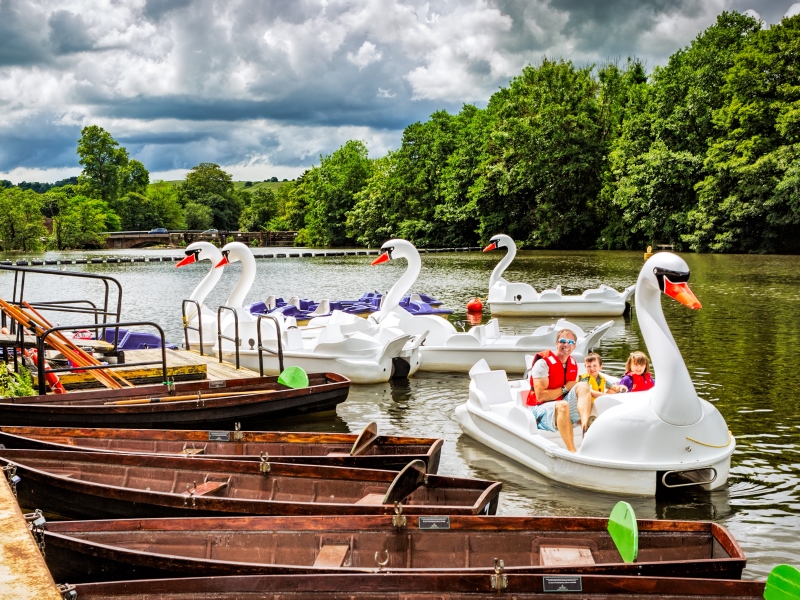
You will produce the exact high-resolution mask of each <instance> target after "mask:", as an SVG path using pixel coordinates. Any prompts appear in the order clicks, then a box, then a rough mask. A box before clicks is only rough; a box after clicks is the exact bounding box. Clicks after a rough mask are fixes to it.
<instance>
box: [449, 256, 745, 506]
mask: <svg viewBox="0 0 800 600" xmlns="http://www.w3.org/2000/svg"><path fill="white" fill-rule="evenodd" d="M688 278H689V267H688V266H687V265H686V262H684V260H683V259H681V258H680V257H678V256H676V255H675V254H672V253H668V252H660V253H658V254H656V255H654V256H653V257H651V258H650V259H649V260H648V261H647V262H645V264H644V266H643V267H642V270H641V272H640V274H639V279H638V281H637V283H636V316H637V318H638V320H639V325H640V327H641V330H642V336H643V337H644V340H645V344H646V346H647V350H648V352H649V353H650V357H651V358H652V363H653V370H654V371H655V374H656V377H655V380H656V384H655V387H653V388H652V389H650V390H648V391H646V392H633V393H629V394H613V395H605V396H601V397H599V398H597V399H596V400H595V402H594V406H593V409H592V414H593V415H595V416H596V417H597V419H596V420H595V421H594V423H593V424H592V426H591V427H590V428H589V430H588V431H587V432H586V436H585V438H581V427H580V425H578V426H576V427H575V429H574V435H575V444H576V446H577V447H578V450H577V452H575V453H571V452H568V451H567V450H566V449H565V447H564V444H563V442H562V440H561V436H560V435H559V434H558V433H549V432H546V431H542V430H540V429H538V428H537V426H536V420H535V419H534V417H533V415H532V413H531V411H530V410H529V409H528V408H526V407H525V406H524V405H523V403H524V399H525V398H526V397H527V395H528V391H529V390H530V384H529V382H528V381H512V382H509V381H508V379H507V377H506V374H505V372H504V371H498V370H494V371H493V370H491V369H490V368H489V367H488V366H487V365H486V364H485V363H478V364H476V365H475V366H474V367H473V369H472V371H471V372H470V377H471V382H470V386H469V399H468V400H467V402H466V403H465V404H463V405H461V406H459V407H457V408H456V411H455V417H456V421H457V422H458V424H459V425H460V426H461V429H462V430H463V431H464V433H466V434H467V435H469V436H471V437H473V438H475V439H477V440H479V441H480V442H482V443H484V444H485V445H487V446H489V447H491V448H493V449H495V450H497V451H498V452H501V453H503V454H505V455H506V456H508V457H510V458H512V459H514V460H516V461H517V462H519V463H522V464H523V465H525V466H527V467H529V468H531V469H533V470H535V471H537V472H539V473H541V474H543V475H545V476H547V477H549V478H551V479H555V480H556V481H560V482H562V483H565V484H569V485H572V486H576V487H581V488H586V489H590V490H597V491H604V492H612V493H620V494H635V495H643V496H650V495H654V494H655V493H656V489H658V488H663V487H666V488H672V487H683V486H691V487H694V488H702V489H706V490H713V489H717V488H720V487H722V486H724V485H725V483H726V481H727V479H728V471H729V469H730V460H731V454H733V451H734V448H735V446H736V443H735V440H734V438H733V437H732V436H731V434H730V431H728V427H727V425H726V423H725V420H724V419H723V418H722V415H720V413H719V411H718V410H717V409H716V408H715V407H714V405H713V404H711V403H709V402H706V401H705V400H701V399H700V398H699V397H698V396H697V392H696V391H695V389H694V385H693V383H692V380H691V378H690V376H689V372H688V370H687V368H686V365H685V364H684V362H683V358H682V357H681V353H680V350H678V347H677V345H676V344H675V340H674V338H673V337H672V334H671V332H670V330H669V327H668V325H667V322H666V320H665V319H664V313H663V311H662V308H661V301H660V295H661V293H662V292H663V293H665V294H666V295H668V296H670V297H672V298H674V299H676V300H678V301H679V302H681V303H682V304H685V305H686V306H689V307H690V308H700V303H699V302H698V301H697V299H696V298H695V297H694V294H692V292H691V290H689V287H688V285H686V281H687V280H688Z"/></svg>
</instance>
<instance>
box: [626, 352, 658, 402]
mask: <svg viewBox="0 0 800 600" xmlns="http://www.w3.org/2000/svg"><path fill="white" fill-rule="evenodd" d="M619 383H620V385H624V386H625V387H626V388H628V389H629V390H630V391H632V392H644V391H646V390H649V389H650V388H652V387H653V386H654V385H655V384H656V382H655V379H653V376H652V375H650V360H649V359H648V358H647V355H646V354H645V353H644V352H640V351H639V350H636V351H635V352H631V355H630V356H629V357H628V361H627V362H626V363H625V376H624V377H623V378H622V379H620V380H619Z"/></svg>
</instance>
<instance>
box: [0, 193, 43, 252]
mask: <svg viewBox="0 0 800 600" xmlns="http://www.w3.org/2000/svg"><path fill="white" fill-rule="evenodd" d="M43 206H44V203H43V200H42V197H41V196H40V195H39V194H37V193H36V192H34V191H33V190H22V189H20V188H18V187H12V188H3V189H0V239H2V247H3V249H4V250H23V251H26V252H30V251H37V250H41V248H42V239H43V238H44V236H45V235H47V229H45V227H44V218H43V217H42V208H43Z"/></svg>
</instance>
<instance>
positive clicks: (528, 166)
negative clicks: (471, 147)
mask: <svg viewBox="0 0 800 600" xmlns="http://www.w3.org/2000/svg"><path fill="white" fill-rule="evenodd" d="M487 110H488V111H489V112H490V116H491V117H492V119H493V121H494V124H493V127H492V130H491V132H490V133H489V136H488V139H487V141H486V146H485V149H484V152H483V156H482V157H481V164H480V166H479V167H478V169H477V174H478V177H477V178H476V181H475V184H474V185H473V186H472V188H471V190H470V194H471V195H472V197H473V198H474V199H475V200H476V203H477V206H478V209H479V211H480V215H481V216H480V220H481V235H482V237H484V238H485V237H488V236H490V235H491V234H493V233H495V232H498V231H503V232H506V233H508V234H509V235H511V236H512V237H514V238H515V239H518V240H521V241H522V243H523V244H524V245H527V246H533V247H551V248H581V247H591V246H593V245H594V243H595V239H596V237H597V233H598V227H597V222H596V219H594V218H593V216H592V215H591V214H590V213H589V212H588V211H587V210H586V207H587V205H588V204H589V203H590V202H591V201H592V200H593V199H594V198H595V197H596V196H597V194H598V192H599V190H600V184H601V178H600V173H601V168H602V163H603V160H604V159H605V154H606V152H605V150H606V146H605V144H604V140H603V138H602V134H603V128H602V122H601V119H600V111H599V106H598V84H597V82H596V81H595V80H594V79H593V78H592V75H591V68H584V69H576V68H575V67H574V66H573V65H572V63H570V62H564V61H551V60H544V61H543V62H542V64H541V65H540V66H538V67H533V66H527V67H525V69H523V72H522V75H520V76H519V77H516V78H515V79H514V80H513V81H512V82H511V85H510V86H509V88H508V89H501V90H500V91H498V92H496V93H495V94H494V95H493V96H492V98H491V99H490V101H489V105H488V107H487Z"/></svg>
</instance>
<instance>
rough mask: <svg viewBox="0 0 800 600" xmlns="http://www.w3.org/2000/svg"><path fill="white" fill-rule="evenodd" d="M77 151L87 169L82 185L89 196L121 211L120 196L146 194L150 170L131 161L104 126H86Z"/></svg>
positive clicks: (85, 169)
mask: <svg viewBox="0 0 800 600" xmlns="http://www.w3.org/2000/svg"><path fill="white" fill-rule="evenodd" d="M77 152H78V156H80V161H79V163H80V164H81V165H82V166H83V172H82V173H81V175H80V177H79V182H80V183H81V184H82V185H83V186H84V187H85V190H86V194H87V195H88V196H89V197H91V198H97V199H99V200H103V201H104V202H107V203H108V205H109V206H110V207H111V208H112V209H117V210H119V209H120V206H119V203H118V199H119V198H120V196H124V195H125V194H127V193H128V192H136V193H138V194H144V193H145V190H146V189H147V184H148V182H149V179H150V174H149V173H148V172H147V169H145V167H144V165H143V164H142V163H141V162H139V161H138V160H131V159H130V158H129V156H128V151H127V150H126V149H125V148H122V147H121V146H120V145H119V142H117V140H115V139H114V138H113V137H112V136H111V134H110V133H108V132H107V131H106V130H105V129H103V128H102V127H99V126H98V125H90V126H88V127H84V128H83V129H82V130H81V139H80V140H78V150H77ZM120 212H122V211H121V210H120Z"/></svg>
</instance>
